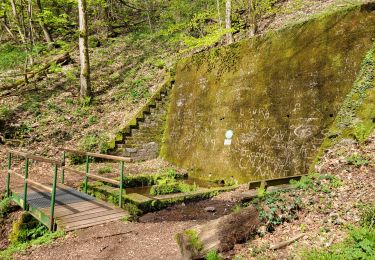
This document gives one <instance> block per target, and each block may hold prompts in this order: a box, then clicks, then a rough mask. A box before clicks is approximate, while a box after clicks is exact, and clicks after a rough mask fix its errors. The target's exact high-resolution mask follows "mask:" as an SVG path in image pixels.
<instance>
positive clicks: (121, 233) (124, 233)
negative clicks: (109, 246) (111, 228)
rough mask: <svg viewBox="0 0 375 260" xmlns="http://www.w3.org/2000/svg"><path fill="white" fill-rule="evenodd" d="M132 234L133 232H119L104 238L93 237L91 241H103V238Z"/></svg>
mask: <svg viewBox="0 0 375 260" xmlns="http://www.w3.org/2000/svg"><path fill="white" fill-rule="evenodd" d="M132 232H133V231H126V232H119V233H115V234H110V235H105V236H97V237H93V238H92V239H103V238H108V237H116V236H121V235H126V234H129V233H132Z"/></svg>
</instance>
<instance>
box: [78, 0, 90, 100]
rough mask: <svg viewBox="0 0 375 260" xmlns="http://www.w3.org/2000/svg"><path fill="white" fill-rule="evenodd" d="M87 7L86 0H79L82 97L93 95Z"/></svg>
mask: <svg viewBox="0 0 375 260" xmlns="http://www.w3.org/2000/svg"><path fill="white" fill-rule="evenodd" d="M86 7H87V3H86V0H78V16H79V57H80V63H81V76H80V83H81V88H80V94H81V98H85V97H90V96H91V85H90V62H89V49H88V30H87V12H86Z"/></svg>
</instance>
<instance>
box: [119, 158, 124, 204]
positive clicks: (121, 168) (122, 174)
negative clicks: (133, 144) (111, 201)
mask: <svg viewBox="0 0 375 260" xmlns="http://www.w3.org/2000/svg"><path fill="white" fill-rule="evenodd" d="M123 182H124V161H121V163H120V198H119V206H120V208H122V190H123Z"/></svg>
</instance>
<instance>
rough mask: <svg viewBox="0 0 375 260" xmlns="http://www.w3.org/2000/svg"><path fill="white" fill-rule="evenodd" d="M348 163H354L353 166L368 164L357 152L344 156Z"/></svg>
mask: <svg viewBox="0 0 375 260" xmlns="http://www.w3.org/2000/svg"><path fill="white" fill-rule="evenodd" d="M346 161H347V162H348V164H349V165H354V166H355V167H361V166H363V165H368V163H369V162H368V160H367V159H366V158H364V157H363V156H362V155H359V154H352V155H350V156H349V157H347V158H346Z"/></svg>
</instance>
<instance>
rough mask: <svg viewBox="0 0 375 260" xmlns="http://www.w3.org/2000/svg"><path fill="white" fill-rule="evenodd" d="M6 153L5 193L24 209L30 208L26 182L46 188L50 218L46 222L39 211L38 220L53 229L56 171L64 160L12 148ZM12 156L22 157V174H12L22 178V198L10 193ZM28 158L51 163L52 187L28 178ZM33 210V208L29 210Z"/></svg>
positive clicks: (62, 164) (54, 226)
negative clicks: (48, 197) (49, 200)
mask: <svg viewBox="0 0 375 260" xmlns="http://www.w3.org/2000/svg"><path fill="white" fill-rule="evenodd" d="M7 153H8V172H7V187H6V195H7V197H11V196H12V197H14V199H15V200H16V201H17V202H18V204H19V205H20V206H21V207H22V208H23V209H24V210H31V209H30V208H31V206H30V205H28V204H27V188H28V184H32V185H34V186H36V187H39V188H42V189H44V190H47V191H49V192H51V202H50V218H49V221H50V222H49V223H46V221H45V218H44V219H43V216H42V214H41V213H39V214H38V215H40V219H39V220H40V221H41V222H42V223H43V224H45V225H47V226H48V227H49V229H50V230H51V231H53V230H55V228H56V225H55V218H54V216H55V203H56V201H55V199H56V186H57V172H58V167H63V166H64V162H61V161H58V160H53V159H49V158H45V157H40V156H36V155H32V154H28V153H24V152H19V151H13V150H7ZM14 156H18V157H22V158H24V174H23V175H21V174H19V173H16V172H14V175H15V176H16V177H19V178H22V179H23V194H22V198H21V196H20V197H18V196H16V194H12V192H11V190H10V182H11V174H12V159H13V157H14ZM29 160H34V161H38V162H44V163H49V164H51V165H53V182H52V188H50V187H48V186H45V185H43V184H41V183H39V182H36V181H32V180H30V179H29ZM31 211H33V210H31Z"/></svg>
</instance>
